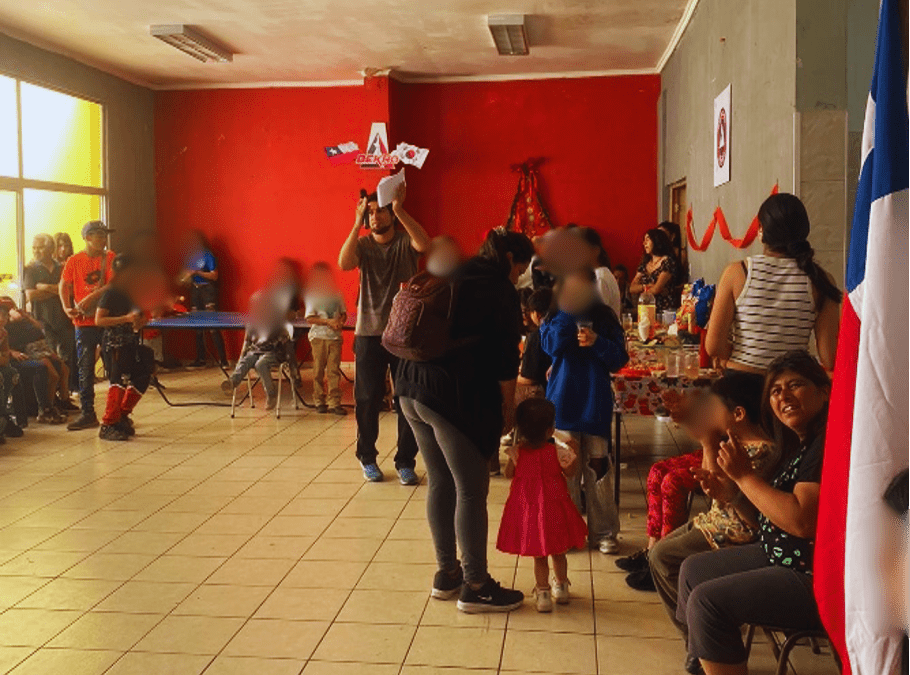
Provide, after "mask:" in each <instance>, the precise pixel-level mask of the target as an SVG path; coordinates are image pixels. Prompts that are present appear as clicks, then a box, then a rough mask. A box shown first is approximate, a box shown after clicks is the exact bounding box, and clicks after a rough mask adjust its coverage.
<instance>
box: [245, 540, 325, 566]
mask: <svg viewBox="0 0 910 675" xmlns="http://www.w3.org/2000/svg"><path fill="white" fill-rule="evenodd" d="M315 541H316V537H267V536H263V535H259V534H257V535H256V536H254V537H253V538H252V539H250V540H249V541H248V542H247V543H246V544H244V545H243V547H242V548H241V549H240V550H239V551H237V553H235V554H234V557H237V558H293V559H295V560H296V559H298V558H300V557H301V556H303V555H304V554H305V553H306V552H307V550H309V548H310V547H311V546H312V545H313V543H314V542H315Z"/></svg>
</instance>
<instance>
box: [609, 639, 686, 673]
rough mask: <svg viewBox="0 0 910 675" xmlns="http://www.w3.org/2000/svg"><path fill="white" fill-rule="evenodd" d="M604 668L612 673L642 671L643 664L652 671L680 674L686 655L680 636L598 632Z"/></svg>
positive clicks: (649, 671)
mask: <svg viewBox="0 0 910 675" xmlns="http://www.w3.org/2000/svg"><path fill="white" fill-rule="evenodd" d="M597 659H598V661H599V662H600V672H602V673H610V674H611V675H641V672H642V664H647V671H648V673H649V674H652V675H679V673H680V672H682V666H683V663H684V662H685V659H686V650H685V648H684V647H683V642H682V640H680V639H676V640H664V639H658V638H625V637H619V638H617V637H608V636H603V635H601V636H598V638H597Z"/></svg>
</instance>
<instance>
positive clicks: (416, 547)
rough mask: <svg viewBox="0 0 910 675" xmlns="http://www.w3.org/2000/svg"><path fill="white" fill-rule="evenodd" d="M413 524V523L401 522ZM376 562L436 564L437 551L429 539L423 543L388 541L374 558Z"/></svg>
mask: <svg viewBox="0 0 910 675" xmlns="http://www.w3.org/2000/svg"><path fill="white" fill-rule="evenodd" d="M399 522H404V523H407V522H412V521H407V520H404V521H399ZM373 560H375V561H376V562H407V563H423V564H434V563H435V562H436V551H435V549H434V548H433V545H432V543H430V540H429V538H427V539H424V540H423V541H409V540H405V539H398V540H393V539H386V540H385V541H384V542H383V543H382V546H380V547H379V550H378V551H377V552H376V556H375V557H374V558H373Z"/></svg>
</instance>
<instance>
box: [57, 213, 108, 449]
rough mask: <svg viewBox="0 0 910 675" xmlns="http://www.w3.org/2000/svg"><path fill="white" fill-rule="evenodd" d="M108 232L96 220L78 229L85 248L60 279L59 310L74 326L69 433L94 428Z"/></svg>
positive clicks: (67, 265)
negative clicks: (75, 376)
mask: <svg viewBox="0 0 910 675" xmlns="http://www.w3.org/2000/svg"><path fill="white" fill-rule="evenodd" d="M111 232H112V230H109V229H108V228H107V226H106V225H105V224H104V223H103V222H101V221H100V220H90V221H89V222H87V223H86V224H85V225H83V226H82V238H83V239H84V240H85V249H84V250H83V251H80V252H79V253H76V254H75V255H73V256H71V257H70V258H69V259H68V260H67V261H66V265H64V267H63V273H62V274H61V276H60V301H61V302H62V303H63V311H65V312H66V314H67V316H69V317H70V319H72V321H73V325H74V326H75V327H76V360H77V363H78V366H79V406H80V409H81V411H82V412H81V414H80V415H79V417H77V418H76V419H75V420H73V421H72V422H70V423H69V424H68V425H67V429H69V430H70V431H76V430H79V429H91V428H93V427H97V426H98V417H97V415H96V414H95V352H96V350H97V348H98V346H99V345H100V344H101V336H102V331H101V329H100V328H98V327H97V326H96V325H95V306H96V305H97V304H98V300H99V298H100V297H101V295H102V294H103V293H104V291H105V290H106V289H107V285H108V283H110V280H111V277H112V276H113V273H114V272H113V262H114V252H113V251H109V250H107V237H108V235H109V234H110V233H111Z"/></svg>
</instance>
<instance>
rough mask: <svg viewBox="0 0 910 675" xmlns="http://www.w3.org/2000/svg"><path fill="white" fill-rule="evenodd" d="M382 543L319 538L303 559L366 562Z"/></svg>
mask: <svg viewBox="0 0 910 675" xmlns="http://www.w3.org/2000/svg"><path fill="white" fill-rule="evenodd" d="M381 545H382V539H329V538H324V539H317V540H316V542H315V543H314V544H313V545H312V546H311V547H310V548H309V549H307V552H306V553H305V554H304V555H303V559H304V560H347V561H350V560H354V561H357V562H366V561H370V560H372V559H373V556H375V555H376V551H378V550H379V547H380V546H381ZM0 569H2V568H0Z"/></svg>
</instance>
